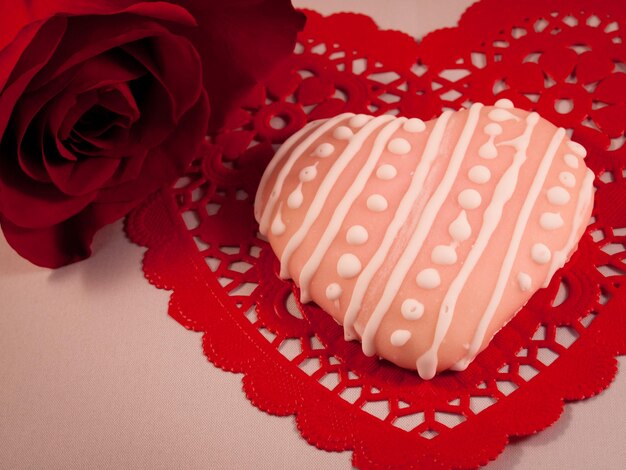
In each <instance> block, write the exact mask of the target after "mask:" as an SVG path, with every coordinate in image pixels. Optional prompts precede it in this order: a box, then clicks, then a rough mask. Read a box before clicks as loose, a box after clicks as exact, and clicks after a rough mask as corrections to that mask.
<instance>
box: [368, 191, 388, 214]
mask: <svg viewBox="0 0 626 470" xmlns="http://www.w3.org/2000/svg"><path fill="white" fill-rule="evenodd" d="M387 205H388V204H387V199H385V198H384V197H383V196H381V195H380V194H372V195H371V196H370V197H368V198H367V208H368V209H369V210H371V211H373V212H382V211H384V210H386V209H387Z"/></svg>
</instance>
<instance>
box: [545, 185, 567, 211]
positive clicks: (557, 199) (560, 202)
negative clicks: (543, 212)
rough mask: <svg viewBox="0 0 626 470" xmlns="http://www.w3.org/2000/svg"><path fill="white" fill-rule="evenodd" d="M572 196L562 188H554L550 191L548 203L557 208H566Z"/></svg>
mask: <svg viewBox="0 0 626 470" xmlns="http://www.w3.org/2000/svg"><path fill="white" fill-rule="evenodd" d="M569 199H570V195H569V193H568V192H567V189H565V188H563V187H561V186H553V187H551V188H550V189H548V201H550V204H554V205H555V206H564V205H565V204H567V203H568V202H569Z"/></svg>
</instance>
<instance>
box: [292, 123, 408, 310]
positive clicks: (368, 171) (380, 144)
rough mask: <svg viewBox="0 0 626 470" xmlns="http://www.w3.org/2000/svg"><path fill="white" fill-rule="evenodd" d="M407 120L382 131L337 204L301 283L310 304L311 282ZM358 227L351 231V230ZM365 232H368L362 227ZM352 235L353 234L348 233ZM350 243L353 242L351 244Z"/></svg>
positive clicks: (301, 278)
mask: <svg viewBox="0 0 626 470" xmlns="http://www.w3.org/2000/svg"><path fill="white" fill-rule="evenodd" d="M404 121H406V119H404V118H401V119H395V120H394V121H392V122H391V123H389V124H387V125H386V126H385V127H384V128H383V130H381V131H380V133H379V134H378V136H377V137H376V139H375V140H374V145H373V146H372V150H371V152H370V154H369V156H368V158H367V160H366V161H365V163H364V165H363V168H361V170H360V171H359V173H358V175H357V176H356V178H355V179H354V182H353V183H352V185H351V186H350V188H349V189H348V191H347V192H346V194H345V195H344V197H343V199H342V200H341V201H340V202H339V204H337V207H336V208H335V211H334V212H333V215H332V216H331V218H330V221H329V223H328V226H327V227H326V230H324V233H323V234H322V236H321V237H320V239H319V241H318V243H317V245H316V246H315V248H314V250H313V252H312V253H311V256H310V257H309V259H308V260H307V261H306V263H304V266H303V267H302V270H301V272H300V279H299V282H298V284H299V285H300V298H301V300H302V302H309V301H310V300H311V297H310V295H309V284H310V282H311V279H312V278H313V276H314V275H315V273H316V272H317V270H318V269H319V266H320V264H321V262H322V260H323V258H324V256H325V255H326V252H327V251H328V248H330V245H331V244H332V242H333V240H334V239H335V237H336V236H337V234H338V233H339V230H340V229H341V226H342V225H343V222H344V220H345V218H346V216H347V215H348V212H349V211H350V209H351V208H352V205H353V204H354V201H355V200H356V199H357V198H358V197H359V196H360V195H361V193H362V192H363V190H364V189H365V186H366V185H367V182H368V180H369V178H370V177H371V175H372V173H373V172H374V169H375V168H376V165H377V164H378V161H379V160H380V157H381V155H382V154H383V151H384V150H385V146H386V145H387V142H388V141H389V139H390V138H391V136H393V134H394V133H395V132H396V130H398V128H399V127H400V126H401V125H402V124H403V123H404ZM352 229H354V227H352V228H351V230H352ZM361 229H362V230H365V229H364V228H363V227H361ZM348 234H350V231H349V232H348ZM365 240H367V231H365ZM348 243H350V241H348Z"/></svg>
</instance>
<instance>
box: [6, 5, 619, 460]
mask: <svg viewBox="0 0 626 470" xmlns="http://www.w3.org/2000/svg"><path fill="white" fill-rule="evenodd" d="M295 3H296V5H297V6H301V7H307V8H314V9H316V10H318V11H321V12H323V13H331V12H334V11H341V10H347V11H361V12H364V13H367V14H368V15H370V16H372V17H373V18H374V19H376V21H377V22H378V23H379V24H380V25H381V26H382V27H383V28H393V29H400V30H403V31H405V32H408V33H410V34H412V35H414V36H416V37H417V36H421V35H423V34H424V33H426V32H428V31H431V30H433V29H436V28H440V27H443V26H453V25H454V24H455V23H456V21H457V19H458V17H459V15H460V14H461V13H462V11H463V10H464V9H465V8H466V6H467V5H468V4H470V3H471V1H468V0H445V1H443V0H394V1H389V0H387V1H381V0H372V1H366V0H343V1H329V0H297V1H295ZM142 253H143V249H141V248H139V247H137V246H135V245H132V244H131V243H130V242H129V241H128V240H127V239H126V238H125V236H124V234H123V232H122V224H121V223H116V224H114V225H112V226H109V227H107V228H106V229H104V230H103V231H101V232H100V233H99V234H98V235H97V238H96V242H95V254H94V255H93V257H92V258H91V259H89V260H87V261H85V262H82V263H79V264H76V265H73V266H69V267H67V268H63V269H59V270H57V271H54V272H52V271H49V270H45V269H39V268H36V267H34V266H32V265H30V264H29V263H27V262H26V261H24V260H22V259H21V258H19V257H18V256H17V255H16V254H14V253H13V252H12V251H11V249H10V248H9V247H8V246H7V244H6V242H5V241H4V239H2V238H1V236H0V468H2V469H43V468H45V469H82V468H97V469H120V468H140V469H144V468H145V469H173V468H180V469H214V468H224V469H280V468H285V469H328V468H337V469H347V468H350V467H351V465H350V457H351V454H350V453H349V452H343V453H328V452H324V451H320V450H317V449H315V448H314V447H311V446H309V445H308V444H306V442H305V441H304V440H303V439H302V438H300V436H299V434H298V432H297V431H296V428H295V424H294V420H293V418H291V417H288V418H277V417H272V416H268V415H266V414H265V413H262V412H260V411H258V410H257V409H256V408H254V407H253V406H252V405H250V404H249V402H248V401H247V400H246V399H245V397H244V395H243V393H242V392H241V376H240V375H235V374H229V373H225V372H222V371H220V370H218V369H216V368H215V367H214V366H213V365H211V364H210V363H208V362H207V360H206V358H205V357H204V356H203V354H202V351H201V344H200V339H201V337H200V335H199V334H197V333H192V332H189V331H187V330H185V329H184V328H182V327H181V326H180V325H179V324H177V323H176V322H175V321H174V320H172V319H171V318H169V317H168V316H167V313H166V312H167V302H168V295H169V294H168V293H167V292H164V291H159V290H157V289H155V288H153V287H152V286H151V285H149V284H148V283H147V282H146V281H145V279H144V278H143V276H142V272H141V267H140V266H141V257H142ZM625 364H626V361H625V360H624V358H622V359H620V368H621V370H620V372H619V373H618V376H617V378H616V380H615V383H614V384H613V385H612V386H611V388H609V389H608V390H607V391H606V392H604V393H603V394H602V395H600V396H599V397H596V398H592V399H590V400H586V401H585V402H581V403H574V404H569V405H567V406H566V407H565V412H564V414H563V416H562V417H561V419H560V420H559V421H558V423H557V424H556V425H554V426H552V427H551V428H549V429H547V430H546V431H544V432H542V433H540V434H539V435H536V436H533V437H529V438H526V439H524V440H522V441H520V442H517V443H515V444H512V445H510V446H508V447H507V449H506V450H505V451H504V453H503V454H502V455H501V456H500V458H499V459H498V460H497V461H496V462H494V463H492V464H490V465H489V466H488V468H490V469H493V470H495V469H552V468H573V469H586V468H597V469H611V468H624V465H626V464H625V462H626V439H625V438H624V433H625V431H626V425H625V423H626V406H625V405H626V374H625V371H624V368H625Z"/></svg>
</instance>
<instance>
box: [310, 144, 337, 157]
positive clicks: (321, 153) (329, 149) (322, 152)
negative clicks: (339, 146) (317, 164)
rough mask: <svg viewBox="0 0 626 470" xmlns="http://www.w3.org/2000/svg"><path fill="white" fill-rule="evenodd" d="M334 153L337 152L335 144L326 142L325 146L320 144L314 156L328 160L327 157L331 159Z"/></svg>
mask: <svg viewBox="0 0 626 470" xmlns="http://www.w3.org/2000/svg"><path fill="white" fill-rule="evenodd" d="M334 151H335V146H334V145H333V144H330V143H328V142H324V143H323V144H319V145H318V146H317V148H316V149H315V152H313V154H314V155H315V156H316V157H319V158H326V157H330V156H331V155H332V154H333V152H334Z"/></svg>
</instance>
